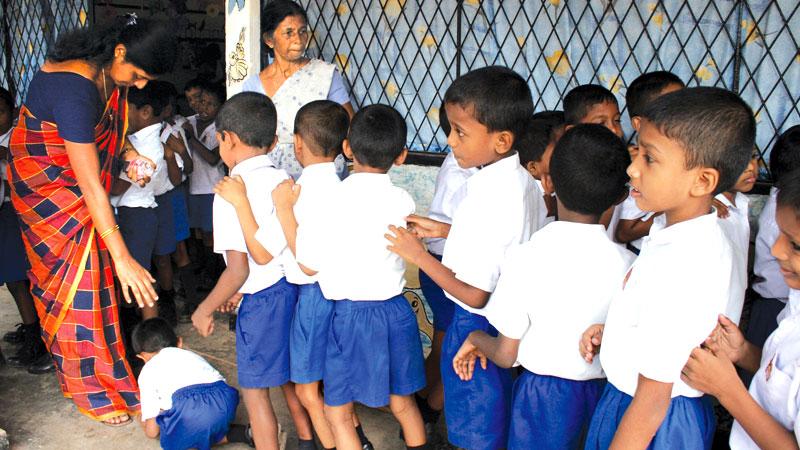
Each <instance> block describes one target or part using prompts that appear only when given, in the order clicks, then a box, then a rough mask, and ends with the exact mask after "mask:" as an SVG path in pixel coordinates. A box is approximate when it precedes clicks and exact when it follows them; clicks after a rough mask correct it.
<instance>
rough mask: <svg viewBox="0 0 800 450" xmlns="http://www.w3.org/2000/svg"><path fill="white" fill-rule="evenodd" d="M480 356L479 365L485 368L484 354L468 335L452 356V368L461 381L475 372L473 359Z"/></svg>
mask: <svg viewBox="0 0 800 450" xmlns="http://www.w3.org/2000/svg"><path fill="white" fill-rule="evenodd" d="M478 358H480V360H481V367H482V368H483V370H486V354H485V353H483V352H482V351H480V350H478V347H476V346H475V344H473V343H472V341H470V339H469V337H467V340H465V341H464V343H463V344H461V348H459V349H458V352H456V356H454V357H453V370H455V371H456V375H458V378H461V381H469V380H471V379H472V374H473V373H474V372H475V360H476V359H478Z"/></svg>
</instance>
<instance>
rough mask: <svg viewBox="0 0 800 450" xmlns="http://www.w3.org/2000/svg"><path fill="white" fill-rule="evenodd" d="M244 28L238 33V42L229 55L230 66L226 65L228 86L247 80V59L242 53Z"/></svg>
mask: <svg viewBox="0 0 800 450" xmlns="http://www.w3.org/2000/svg"><path fill="white" fill-rule="evenodd" d="M245 31H246V28H245V27H242V31H241V32H240V33H239V41H238V42H237V43H236V48H235V49H234V51H233V52H231V55H230V58H229V59H230V64H229V65H228V86H230V85H231V84H233V83H239V82H240V81H243V80H244V79H245V78H247V69H248V64H247V59H246V55H245V53H244V36H245Z"/></svg>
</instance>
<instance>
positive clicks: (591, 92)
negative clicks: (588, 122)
mask: <svg viewBox="0 0 800 450" xmlns="http://www.w3.org/2000/svg"><path fill="white" fill-rule="evenodd" d="M602 103H613V104H615V105H617V106H619V103H617V97H615V96H614V94H613V93H612V92H611V91H609V90H608V89H606V88H604V87H603V86H600V85H599V84H582V85H580V86H578V87H576V88H573V89H572V90H571V91H569V92H567V95H565V96H564V121H565V122H566V123H567V125H577V124H579V123H581V120H583V119H585V118H586V115H587V114H589V110H591V109H592V107H593V106H594V105H599V104H602Z"/></svg>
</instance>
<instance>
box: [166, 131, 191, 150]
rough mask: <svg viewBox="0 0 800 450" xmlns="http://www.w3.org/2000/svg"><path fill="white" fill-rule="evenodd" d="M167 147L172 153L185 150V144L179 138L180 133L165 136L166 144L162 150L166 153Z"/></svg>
mask: <svg viewBox="0 0 800 450" xmlns="http://www.w3.org/2000/svg"><path fill="white" fill-rule="evenodd" d="M167 149H169V151H170V152H172V153H177V154H179V155H182V154H184V153H185V152H186V145H185V144H184V143H183V139H181V137H180V135H177V136H176V135H174V134H170V135H169V137H168V138H167V142H166V145H165V146H164V152H165V153H166V151H167Z"/></svg>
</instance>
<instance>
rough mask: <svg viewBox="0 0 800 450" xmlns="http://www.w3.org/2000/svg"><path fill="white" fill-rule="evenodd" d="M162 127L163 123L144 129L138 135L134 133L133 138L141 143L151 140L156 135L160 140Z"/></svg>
mask: <svg viewBox="0 0 800 450" xmlns="http://www.w3.org/2000/svg"><path fill="white" fill-rule="evenodd" d="M161 126H162V123H161V122H158V123H154V124H152V125H149V126H146V127H144V128H142V129H141V130H139V131H137V132H136V133H133V134H132V135H131V137H133V138H136V139H137V140H139V141H146V140H147V139H151V138H152V137H153V136H154V135H155V136H157V137H158V138H160V137H161Z"/></svg>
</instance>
